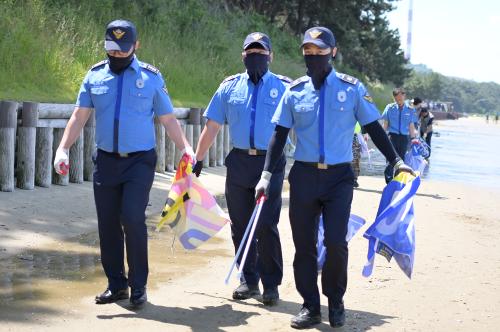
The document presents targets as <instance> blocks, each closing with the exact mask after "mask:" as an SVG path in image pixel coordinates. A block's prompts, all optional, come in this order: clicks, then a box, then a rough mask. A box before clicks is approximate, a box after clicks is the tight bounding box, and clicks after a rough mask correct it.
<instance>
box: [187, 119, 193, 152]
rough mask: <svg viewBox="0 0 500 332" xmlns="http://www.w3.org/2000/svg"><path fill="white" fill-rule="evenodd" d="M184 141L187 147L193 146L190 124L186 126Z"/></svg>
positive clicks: (191, 126)
mask: <svg viewBox="0 0 500 332" xmlns="http://www.w3.org/2000/svg"><path fill="white" fill-rule="evenodd" d="M186 139H187V141H188V143H189V145H191V146H193V125H191V124H188V125H186ZM193 150H194V149H193Z"/></svg>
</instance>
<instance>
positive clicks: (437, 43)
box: [387, 0, 500, 84]
mask: <svg viewBox="0 0 500 332" xmlns="http://www.w3.org/2000/svg"><path fill="white" fill-rule="evenodd" d="M409 3H410V1H409V0H401V1H398V2H396V6H397V9H395V10H394V11H393V12H391V13H389V14H388V15H387V17H388V19H389V22H390V24H391V27H392V28H393V29H398V30H399V34H400V37H401V46H402V48H403V50H405V49H406V35H407V31H408V23H407V22H408V20H407V18H408V7H409ZM412 39H413V42H412V56H411V62H412V63H414V64H420V63H422V64H425V65H427V66H428V67H429V68H431V69H432V70H434V71H436V72H439V73H441V74H444V75H447V76H455V77H462V78H466V79H472V80H475V81H477V82H490V81H494V82H496V83H499V84H500V0H476V1H465V0H463V1H462V0H457V1H451V0H413V34H412Z"/></svg>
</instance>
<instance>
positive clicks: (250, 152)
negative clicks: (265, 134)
mask: <svg viewBox="0 0 500 332" xmlns="http://www.w3.org/2000/svg"><path fill="white" fill-rule="evenodd" d="M233 150H234V151H236V152H239V153H244V154H248V155H250V156H265V155H266V153H267V151H266V150H258V149H239V148H233Z"/></svg>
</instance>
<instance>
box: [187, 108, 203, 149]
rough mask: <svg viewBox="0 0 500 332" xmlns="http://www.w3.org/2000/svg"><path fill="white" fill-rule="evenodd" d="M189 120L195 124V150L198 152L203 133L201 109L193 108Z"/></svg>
mask: <svg viewBox="0 0 500 332" xmlns="http://www.w3.org/2000/svg"><path fill="white" fill-rule="evenodd" d="M189 122H190V123H191V124H192V125H193V144H192V145H191V146H192V147H193V150H194V151H195V152H196V148H197V147H198V141H199V140H200V134H201V109H200V108H192V109H191V112H190V113H189Z"/></svg>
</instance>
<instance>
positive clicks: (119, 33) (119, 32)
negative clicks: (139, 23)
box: [113, 29, 125, 39]
mask: <svg viewBox="0 0 500 332" xmlns="http://www.w3.org/2000/svg"><path fill="white" fill-rule="evenodd" d="M124 34H125V31H122V30H120V29H116V30H113V35H115V38H116V39H122V37H123V35H124Z"/></svg>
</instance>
